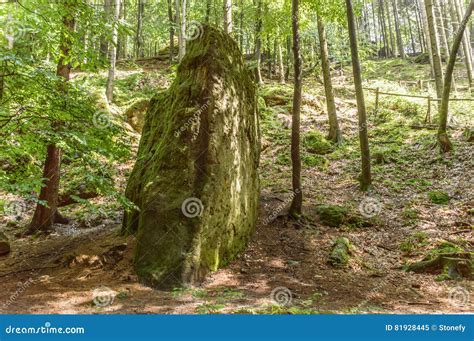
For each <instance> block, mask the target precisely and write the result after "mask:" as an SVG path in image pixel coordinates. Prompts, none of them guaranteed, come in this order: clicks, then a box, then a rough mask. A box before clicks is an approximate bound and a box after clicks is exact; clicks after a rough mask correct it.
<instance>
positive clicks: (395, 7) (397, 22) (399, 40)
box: [392, 0, 405, 59]
mask: <svg viewBox="0 0 474 341" xmlns="http://www.w3.org/2000/svg"><path fill="white" fill-rule="evenodd" d="M392 1H393V2H392V4H393V16H394V19H395V34H396V36H397V47H398V55H399V56H400V58H403V59H405V49H404V46H403V38H402V32H401V30H400V19H399V17H398V2H397V1H398V0H392Z"/></svg>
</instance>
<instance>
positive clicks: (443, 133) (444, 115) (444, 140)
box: [438, 0, 474, 152]
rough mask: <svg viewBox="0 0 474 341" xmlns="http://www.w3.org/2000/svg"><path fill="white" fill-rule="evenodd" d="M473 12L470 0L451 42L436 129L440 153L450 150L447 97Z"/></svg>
mask: <svg viewBox="0 0 474 341" xmlns="http://www.w3.org/2000/svg"><path fill="white" fill-rule="evenodd" d="M473 10H474V0H471V3H470V4H469V6H468V8H467V10H466V14H465V15H464V18H463V20H462V21H461V23H460V25H459V28H458V32H457V33H456V36H455V38H454V41H453V46H452V48H451V53H450V55H449V61H448V65H447V67H446V76H445V79H444V87H443V97H442V98H441V106H440V111H439V120H440V123H439V128H438V143H439V145H440V148H441V151H443V152H449V151H451V150H452V144H451V142H450V141H449V137H448V134H447V125H448V110H449V95H450V93H451V81H452V76H453V71H454V65H455V64H456V55H457V53H458V50H459V46H460V45H461V42H462V40H463V37H464V32H465V30H466V27H467V23H468V21H469V18H470V16H471V15H472V11H473Z"/></svg>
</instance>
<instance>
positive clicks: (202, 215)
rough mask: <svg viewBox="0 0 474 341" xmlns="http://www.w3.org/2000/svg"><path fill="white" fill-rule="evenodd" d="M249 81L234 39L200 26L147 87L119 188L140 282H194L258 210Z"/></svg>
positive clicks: (236, 246)
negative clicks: (127, 204) (174, 63)
mask: <svg viewBox="0 0 474 341" xmlns="http://www.w3.org/2000/svg"><path fill="white" fill-rule="evenodd" d="M259 151H260V142H259V127H258V116H257V105H256V96H255V88H254V82H253V80H252V77H251V73H250V72H249V70H248V69H247V67H246V66H245V64H244V60H243V57H242V54H241V52H240V50H239V48H238V46H237V44H236V43H235V42H234V41H233V40H232V38H230V36H228V35H227V34H224V33H223V32H221V31H219V30H216V29H213V28H210V27H207V26H203V30H202V34H201V35H200V36H199V37H197V39H195V40H193V41H190V42H189V44H188V46H187V53H186V55H185V57H184V58H183V60H182V62H181V63H180V65H179V67H178V70H177V75H176V79H175V80H174V82H173V83H172V85H171V87H170V88H169V89H168V90H167V91H165V92H162V93H159V94H157V95H155V96H154V98H153V99H152V100H151V103H150V106H149V109H148V111H147V114H146V118H145V124H144V127H143V134H142V139H141V142H140V146H139V150H138V156H137V162H136V164H135V167H134V169H133V171H132V174H131V175H130V178H129V181H128V184H127V189H126V196H127V198H128V199H130V200H131V201H132V202H133V203H135V205H136V206H137V207H138V208H139V210H134V211H132V212H127V213H125V216H124V225H123V229H124V232H125V233H136V236H137V246H136V250H135V258H134V264H135V269H136V271H137V274H138V276H139V279H140V281H141V282H142V283H145V284H147V285H150V286H153V287H159V288H169V287H175V286H179V285H186V284H193V283H199V282H200V281H202V280H203V279H204V277H205V276H206V274H208V273H209V272H211V271H214V270H216V269H217V268H218V267H219V266H222V265H225V264H226V263H228V262H229V261H230V260H232V258H233V257H234V256H236V254H237V253H238V252H240V251H242V250H243V249H244V248H245V246H246V243H247V241H248V239H249V237H250V235H251V234H252V232H253V230H254V228H255V225H256V220H257V205H258V198H259V181H258V173H257V168H258V163H259Z"/></svg>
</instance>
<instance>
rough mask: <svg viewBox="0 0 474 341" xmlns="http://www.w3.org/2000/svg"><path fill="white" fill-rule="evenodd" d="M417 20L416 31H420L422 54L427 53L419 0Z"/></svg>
mask: <svg viewBox="0 0 474 341" xmlns="http://www.w3.org/2000/svg"><path fill="white" fill-rule="evenodd" d="M415 7H416V10H415V12H416V13H415V14H416V15H415V18H416V29H417V31H418V41H419V42H420V47H421V52H422V53H423V52H426V50H427V48H426V40H425V34H424V31H423V28H422V19H421V13H420V4H419V2H418V0H415Z"/></svg>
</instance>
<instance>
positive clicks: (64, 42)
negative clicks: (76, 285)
mask: <svg viewBox="0 0 474 341" xmlns="http://www.w3.org/2000/svg"><path fill="white" fill-rule="evenodd" d="M65 7H66V9H67V12H68V13H67V14H65V15H64V17H63V25H64V28H65V30H64V31H63V33H62V35H61V43H60V50H61V55H60V58H59V62H58V66H57V70H56V74H57V75H58V76H59V77H61V78H63V82H64V86H63V87H62V89H61V90H62V91H66V87H65V83H66V82H68V81H69V79H70V73H71V65H70V64H69V61H68V59H69V56H70V51H71V45H72V41H71V39H72V38H71V34H68V33H67V31H69V32H73V31H74V24H75V20H74V17H73V13H74V11H73V9H72V8H71V6H70V5H69V6H68V3H66V4H65ZM58 125H59V122H53V123H52V129H53V130H55V129H57V127H58ZM60 167H61V150H60V149H59V148H58V146H57V145H56V144H54V143H50V144H49V145H48V146H47V153H46V159H45V162H44V168H43V184H42V185H43V186H42V187H41V190H40V194H39V197H38V200H39V201H40V202H39V203H38V204H37V205H36V209H35V213H34V214H33V218H32V220H31V222H30V225H29V227H28V232H27V233H28V234H33V233H35V232H37V231H47V230H49V229H50V228H51V226H52V224H53V223H55V222H56V223H65V222H67V220H66V219H65V218H63V217H62V216H61V215H60V214H59V211H58V208H57V205H58V193H59V179H60ZM43 203H46V205H44V204H43Z"/></svg>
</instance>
